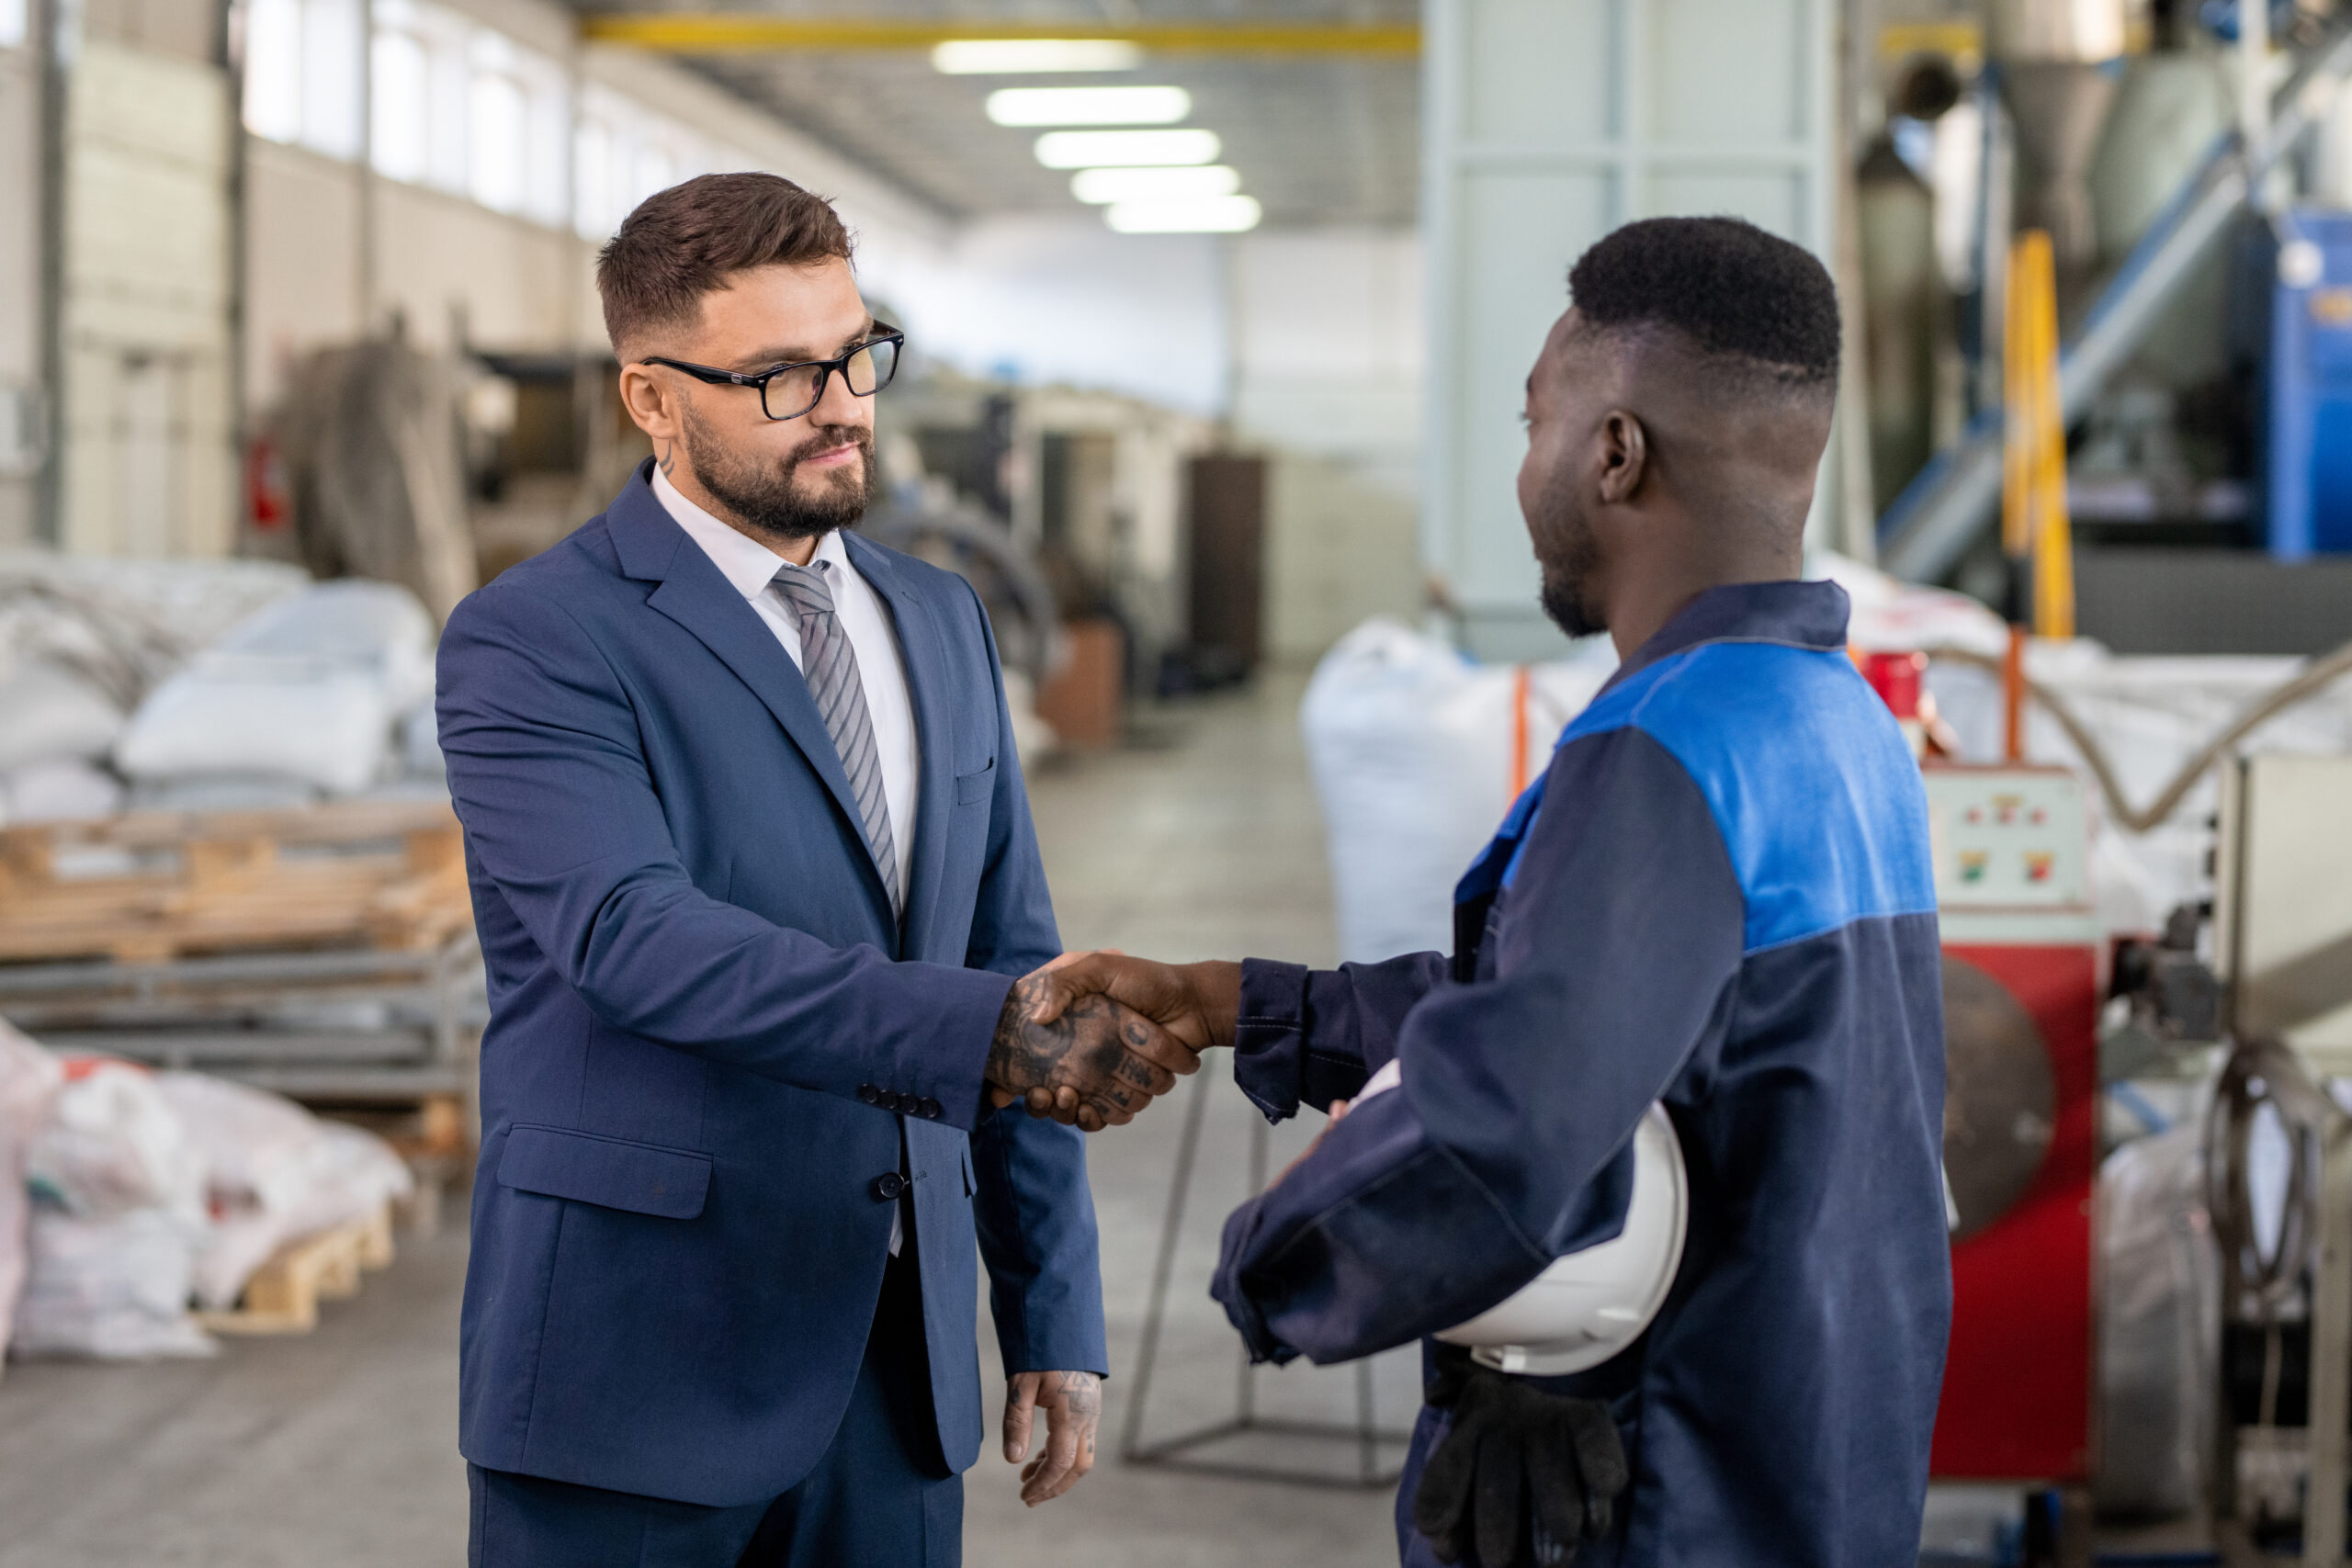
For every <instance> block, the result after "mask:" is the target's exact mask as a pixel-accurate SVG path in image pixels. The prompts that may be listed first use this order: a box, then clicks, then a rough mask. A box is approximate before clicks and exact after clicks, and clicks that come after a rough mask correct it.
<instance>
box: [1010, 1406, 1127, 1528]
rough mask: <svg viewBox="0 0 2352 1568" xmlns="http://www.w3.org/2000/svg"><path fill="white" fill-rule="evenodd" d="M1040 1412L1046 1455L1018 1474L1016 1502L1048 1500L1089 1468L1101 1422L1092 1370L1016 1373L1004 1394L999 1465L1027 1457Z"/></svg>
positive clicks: (1101, 1417)
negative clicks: (1033, 1429)
mask: <svg viewBox="0 0 2352 1568" xmlns="http://www.w3.org/2000/svg"><path fill="white" fill-rule="evenodd" d="M1039 1410H1043V1411H1045V1413H1046V1451H1045V1452H1043V1453H1041V1454H1039V1455H1038V1456H1037V1457H1036V1458H1035V1459H1034V1460H1029V1465H1028V1468H1027V1469H1025V1470H1023V1471H1022V1472H1021V1500H1022V1501H1023V1503H1026V1504H1028V1505H1029V1506H1031V1507H1033V1508H1034V1507H1035V1506H1037V1505H1038V1504H1040V1503H1047V1502H1051V1501H1052V1500H1053V1499H1054V1498H1056V1497H1058V1496H1060V1495H1062V1494H1063V1493H1065V1492H1067V1491H1069V1489H1070V1488H1071V1487H1073V1486H1075V1485H1077V1484H1078V1483H1079V1481H1080V1479H1081V1478H1082V1477H1083V1476H1084V1475H1085V1474H1086V1472H1088V1471H1090V1470H1092V1469H1093V1468H1094V1432H1095V1428H1096V1427H1100V1426H1101V1425H1102V1424H1103V1380H1102V1379H1101V1378H1099V1377H1097V1376H1095V1375H1094V1374H1093V1373H1092V1372H1016V1373H1015V1374H1013V1377H1012V1381H1011V1382H1009V1383H1007V1384H1006V1385H1005V1391H1004V1462H1005V1463H1007V1464H1019V1463H1020V1462H1021V1461H1023V1460H1024V1459H1029V1437H1030V1432H1031V1429H1032V1428H1033V1427H1034V1426H1035V1420H1036V1413H1037V1412H1038V1411H1039Z"/></svg>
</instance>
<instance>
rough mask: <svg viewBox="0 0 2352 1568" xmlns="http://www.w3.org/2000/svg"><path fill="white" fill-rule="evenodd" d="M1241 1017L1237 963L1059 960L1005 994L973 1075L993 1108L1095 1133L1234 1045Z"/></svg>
mask: <svg viewBox="0 0 2352 1568" xmlns="http://www.w3.org/2000/svg"><path fill="white" fill-rule="evenodd" d="M1240 1010H1241V965H1240V964H1230V963H1207V964H1155V963H1153V962H1151V961H1150V960H1149V959H1146V958H1129V957H1128V956H1126V955H1125V953H1118V952H1115V951H1108V950H1106V951H1104V952H1101V953H1065V954H1064V955H1063V956H1061V957H1059V958H1057V959H1055V960H1054V961H1053V962H1052V963H1051V964H1046V966H1045V967H1044V968H1042V969H1039V970H1037V971H1036V972H1035V974H1032V975H1030V976H1027V977H1026V978H1024V979H1023V980H1021V981H1020V982H1019V983H1018V984H1016V985H1015V986H1014V987H1012V995H1011V996H1009V997H1007V998H1005V1003H1004V1012H1003V1015H1002V1016H1001V1017H1000V1018H999V1019H998V1020H997V1026H996V1035H995V1038H994V1039H993V1040H992V1041H991V1042H990V1043H989V1059H988V1066H987V1067H986V1068H985V1069H984V1070H983V1072H982V1075H981V1076H982V1077H984V1078H985V1079H986V1081H987V1084H988V1089H989V1100H990V1102H991V1103H992V1104H995V1105H997V1106H1006V1105H1011V1104H1012V1103H1014V1102H1015V1101H1020V1102H1022V1103H1023V1104H1025V1105H1026V1106H1027V1107H1028V1110H1029V1113H1030V1114H1031V1115H1032V1116H1050V1117H1052V1118H1053V1119H1054V1120H1055V1121H1057V1122H1062V1123H1064V1124H1065V1125H1073V1124H1074V1125H1076V1126H1079V1127H1081V1128H1083V1129H1085V1130H1086V1131H1087V1132H1090V1133H1098V1132H1101V1131H1102V1130H1103V1128H1105V1127H1110V1126H1116V1125H1119V1124H1120V1123H1123V1122H1131V1121H1133V1120H1135V1116H1136V1112H1137V1111H1141V1110H1142V1109H1143V1108H1144V1107H1145V1106H1146V1105H1148V1104H1149V1103H1150V1102H1151V1100H1153V1099H1154V1098H1155V1097H1157V1096H1159V1095H1163V1094H1166V1093H1167V1092H1168V1091H1169V1090H1170V1089H1174V1088H1175V1087H1176V1079H1177V1077H1179V1076H1180V1075H1182V1074H1187V1073H1193V1072H1196V1071H1198V1070H1199V1069H1200V1065H1201V1053H1202V1052H1203V1051H1204V1050H1206V1049H1208V1048H1209V1047H1210V1046H1212V1045H1230V1044H1232V1043H1233V1026H1234V1021H1235V1019H1236V1018H1237V1016H1238V1014H1239V1012H1240Z"/></svg>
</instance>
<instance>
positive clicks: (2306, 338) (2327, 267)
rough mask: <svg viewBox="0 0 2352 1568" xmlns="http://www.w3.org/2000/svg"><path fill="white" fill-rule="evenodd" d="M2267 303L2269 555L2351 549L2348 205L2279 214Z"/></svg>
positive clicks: (2351, 243) (2351, 254) (2351, 252)
mask: <svg viewBox="0 0 2352 1568" xmlns="http://www.w3.org/2000/svg"><path fill="white" fill-rule="evenodd" d="M2278 239H2279V246H2278V281H2277V283H2276V285H2275V288H2274V290H2273V292H2272V295H2271V303H2270V367H2269V378H2268V379H2269V385H2268V389H2267V390H2268V393H2269V396H2268V405H2269V412H2268V424H2269V429H2268V437H2269V439H2268V442H2267V446H2268V448H2269V454H2268V465H2267V467H2268V472H2267V476H2266V477H2267V491H2268V506H2267V511H2268V513H2269V525H2268V534H2269V543H2270V553H2271V554H2272V555H2274V556H2276V557H2278V558H2279V559H2280V560H2301V559H2303V558H2307V557H2309V556H2312V555H2314V554H2321V553H2330V554H2333V553H2343V552H2352V213H2344V212H2326V211H2318V210H2314V209H2308V208H2305V209H2297V210H2295V211H2293V212H2290V213H2288V214H2286V215H2285V216H2284V217H2282V218H2281V219H2280V220H2279V232H2278Z"/></svg>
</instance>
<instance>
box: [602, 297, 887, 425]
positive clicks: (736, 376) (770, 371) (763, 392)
mask: <svg viewBox="0 0 2352 1568" xmlns="http://www.w3.org/2000/svg"><path fill="white" fill-rule="evenodd" d="M874 329H875V330H874V331H873V332H871V333H867V334H866V337H865V341H864V342H863V343H860V344H858V345H857V346H856V347H855V348H852V349H848V350H846V351H844V352H842V353H841V354H838V355H834V356H833V357H832V358H831V359H803V360H798V361H796V362H795V363H793V364H790V365H771V366H769V367H767V368H766V369H765V370H754V371H751V372H749V373H746V372H744V371H741V370H721V369H719V368H718V367H717V366H714V365H695V364H691V363H689V362H688V361H686V360H684V359H671V358H668V357H666V356H664V355H658V354H657V355H647V356H646V357H645V358H643V359H640V360H639V361H638V363H639V365H661V366H666V367H669V368H670V369H672V370H682V371H684V372H685V373H686V374H687V375H689V376H691V377H693V378H695V380H697V381H704V382H707V383H709V384H710V385H711V386H714V387H751V388H753V389H756V390H757V391H758V392H759V394H760V412H761V414H762V415H763V417H764V418H765V419H766V420H767V421H768V423H771V424H782V423H784V422H785V421H786V420H791V419H798V418H800V417H801V415H803V414H805V413H807V412H809V409H813V408H815V407H816V406H817V405H818V404H819V403H821V402H823V401H824V400H825V386H826V383H827V382H828V381H829V380H830V379H831V378H832V377H833V376H834V375H835V374H836V373H838V374H839V375H840V376H841V378H842V385H843V386H844V387H847V386H849V362H850V361H851V360H853V359H854V358H856V357H857V356H858V355H861V354H864V353H865V352H866V351H867V350H868V349H871V348H873V347H874V346H875V345H876V344H885V343H887V344H895V345H897V347H898V348H899V349H900V350H902V351H903V350H904V349H905V347H906V346H907V334H906V333H902V332H900V331H899V329H898V328H896V327H894V326H890V325H888V324H887V323H885V322H882V321H876V322H875V323H874ZM811 368H814V369H815V370H816V372H817V395H816V396H815V397H813V398H810V399H809V406H808V408H803V409H800V410H798V411H797V412H793V413H784V414H780V413H775V412H770V410H769V408H768V383H769V382H770V381H773V380H775V378H777V377H779V376H782V375H785V374H786V373H787V372H789V371H794V370H808V369H811ZM898 374H899V356H898V355H896V354H894V355H891V356H890V373H889V375H888V376H885V377H883V378H881V379H880V380H878V381H876V382H875V383H874V392H878V391H880V390H881V389H883V388H885V387H887V386H888V385H889V384H890V383H891V381H893V380H894V379H896V378H897V377H898ZM874 392H861V391H859V390H858V389H856V388H854V387H851V388H850V394H849V395H850V396H851V397H853V398H870V397H872V396H873V395H874Z"/></svg>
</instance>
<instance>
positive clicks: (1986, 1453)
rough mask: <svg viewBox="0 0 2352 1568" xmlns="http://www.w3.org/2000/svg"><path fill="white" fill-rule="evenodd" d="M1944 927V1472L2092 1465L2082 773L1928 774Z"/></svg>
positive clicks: (2003, 769) (2095, 962)
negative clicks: (1947, 1245)
mask: <svg viewBox="0 0 2352 1568" xmlns="http://www.w3.org/2000/svg"><path fill="white" fill-rule="evenodd" d="M1925 778H1926V781H1927V786H1928V821H1929V827H1930V832H1931V834H1932V838H1933V842H1934V851H1935V857H1936V897H1937V904H1938V907H1939V911H1940V917H1941V922H1942V930H1943V952H1944V1027H1945V1061H1946V1064H1947V1066H1948V1069H1949V1080H1950V1081H1949V1084H1948V1087H1947V1090H1946V1102H1945V1111H1944V1178H1945V1183H1946V1187H1947V1190H1948V1193H1949V1197H1950V1202H1951V1210H1952V1213H1953V1214H1954V1215H1955V1219H1954V1224H1953V1227H1952V1249H1951V1266H1952V1329H1951V1356H1950V1359H1949V1360H1948V1361H1947V1363H1946V1366H1945V1371H1944V1391H1943V1404H1942V1405H1941V1407H1940V1408H1939V1411H1938V1412H1937V1416H1936V1436H1935V1449H1934V1454H1933V1459H1932V1462H1931V1467H1930V1468H1931V1471H1932V1473H1933V1474H1935V1475H1937V1476H1939V1477H1948V1478H1951V1479H1962V1478H1966V1479H1983V1480H2006V1481H2044V1482H2075V1481H2082V1480H2086V1479H2087V1478H2088V1477H2089V1474H2090V1471H2091V1454H2092V1441H2093V1438H2092V1425H2091V1411H2092V1394H2093V1389H2094V1387H2095V1383H2094V1381H2093V1368H2094V1362H2093V1355H2092V1351H2093V1341H2094V1335H2095V1327H2094V1322H2095V1320H2094V1317H2093V1304H2092V1295H2091V1290H2092V1279H2091V1196H2092V1180H2093V1177H2094V1175H2095V1173H2096V1170H2097V1164H2098V1149H2097V1145H2096V1115H2095V1113H2096V1111H2097V1102H2098V1011H2099V1004H2100V999H2101V998H2102V997H2103V996H2104V995H2105V990H2106V978H2107V976H2106V974H2105V968H2106V962H2107V950H2106V941H2105V933H2104V932H2103V931H2102V930H2101V928H2100V924H2099V920H2098V913H2097V911H2096V910H2095V909H2094V908H2092V906H2091V899H2090V883H2089V860H2090V822H2089V817H2088V811H2087V807H2086V800H2085V795H2084V790H2083V786H2082V783H2081V781H2080V780H2079V779H2077V778H2076V777H2075V775H2074V774H2073V773H2068V772H2066V771H2065V770H2064V769H2059V768H2036V767H2030V766H2027V765H2023V764H2016V763H2012V764H2006V765H2002V766H1997V767H1959V766H1941V765H1937V764H1933V763H1931V764H1929V765H1928V768H1927V769H1926V771H1925Z"/></svg>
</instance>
